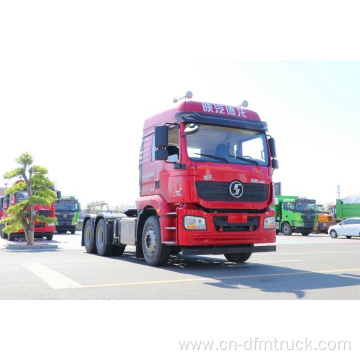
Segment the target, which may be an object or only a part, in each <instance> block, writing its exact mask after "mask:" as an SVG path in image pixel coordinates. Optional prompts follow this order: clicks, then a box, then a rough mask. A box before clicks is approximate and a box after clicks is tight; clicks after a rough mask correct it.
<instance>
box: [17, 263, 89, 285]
mask: <svg viewBox="0 0 360 360" xmlns="http://www.w3.org/2000/svg"><path fill="white" fill-rule="evenodd" d="M22 266H24V267H25V268H26V269H28V270H29V271H31V272H32V273H33V274H35V275H36V276H38V277H39V278H40V279H41V280H43V281H45V282H46V283H47V284H48V285H49V286H51V287H52V288H53V289H74V288H81V287H82V285H80V284H78V283H77V282H75V281H73V280H71V279H69V278H68V277H66V276H64V275H62V274H60V273H59V272H57V271H55V270H52V269H50V268H48V267H47V266H45V265H43V264H40V263H22Z"/></svg>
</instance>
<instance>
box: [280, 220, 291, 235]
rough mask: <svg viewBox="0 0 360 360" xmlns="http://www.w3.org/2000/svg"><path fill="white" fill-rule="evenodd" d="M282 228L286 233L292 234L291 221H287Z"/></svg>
mask: <svg viewBox="0 0 360 360" xmlns="http://www.w3.org/2000/svg"><path fill="white" fill-rule="evenodd" d="M281 230H282V233H283V234H284V235H287V236H290V235H291V234H292V228H291V226H290V224H289V223H285V224H284V225H283V226H282V229H281Z"/></svg>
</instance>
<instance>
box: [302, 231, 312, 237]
mask: <svg viewBox="0 0 360 360" xmlns="http://www.w3.org/2000/svg"><path fill="white" fill-rule="evenodd" d="M309 234H310V233H309V232H307V231H303V232H302V233H301V235H302V236H309Z"/></svg>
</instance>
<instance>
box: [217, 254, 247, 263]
mask: <svg viewBox="0 0 360 360" xmlns="http://www.w3.org/2000/svg"><path fill="white" fill-rule="evenodd" d="M251 254H252V253H239V254H224V256H225V257H226V259H227V260H229V261H231V262H235V263H243V262H245V261H247V260H249V259H250V256H251Z"/></svg>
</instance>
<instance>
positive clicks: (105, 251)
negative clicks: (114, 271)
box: [95, 219, 113, 256]
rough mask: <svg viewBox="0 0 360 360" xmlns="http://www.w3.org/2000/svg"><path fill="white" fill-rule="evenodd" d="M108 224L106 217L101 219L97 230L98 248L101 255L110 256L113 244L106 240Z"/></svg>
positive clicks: (96, 240)
mask: <svg viewBox="0 0 360 360" xmlns="http://www.w3.org/2000/svg"><path fill="white" fill-rule="evenodd" d="M106 240H107V239H106V224H105V220H104V219H100V220H99V222H98V224H97V226H96V232H95V242H96V250H97V253H98V254H99V255H100V256H108V255H110V254H111V252H112V251H113V245H112V244H108V243H107V241H106Z"/></svg>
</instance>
